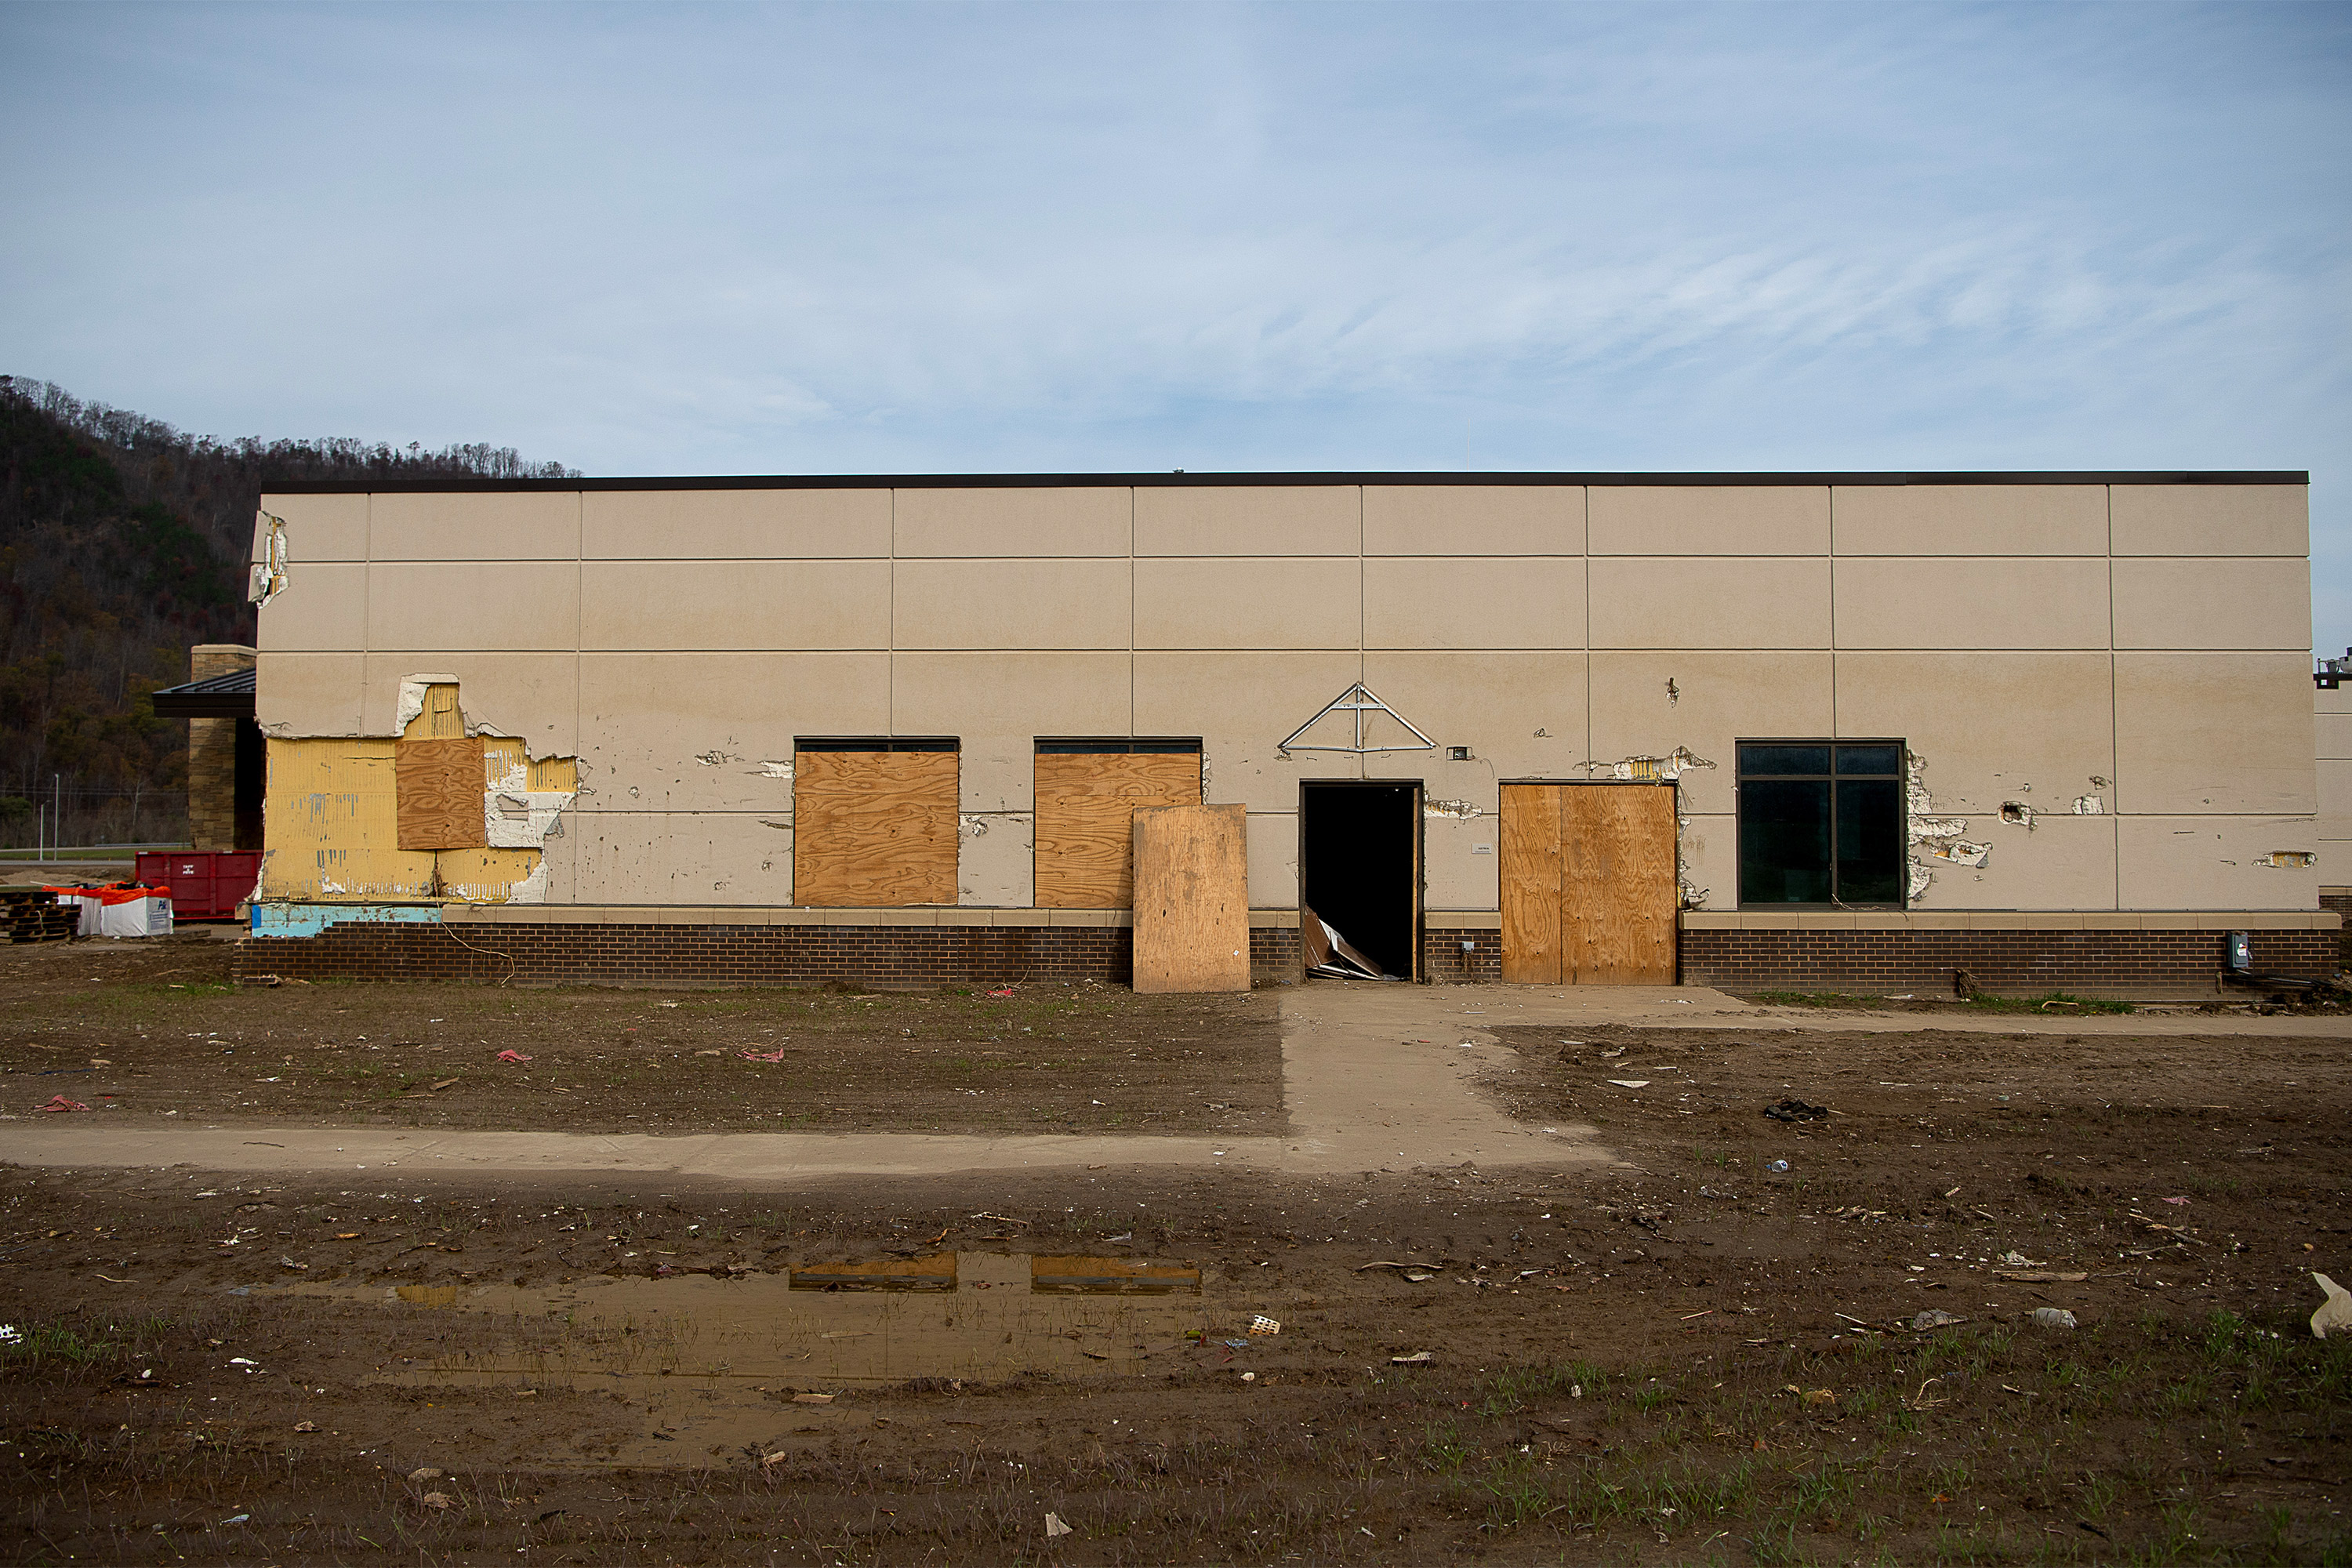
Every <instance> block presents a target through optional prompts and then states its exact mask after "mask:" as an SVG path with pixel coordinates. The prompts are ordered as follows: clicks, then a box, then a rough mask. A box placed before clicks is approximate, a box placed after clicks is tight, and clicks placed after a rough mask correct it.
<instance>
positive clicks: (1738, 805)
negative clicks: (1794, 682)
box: [1731, 735, 1911, 910]
mask: <svg viewBox="0 0 2352 1568" xmlns="http://www.w3.org/2000/svg"><path fill="white" fill-rule="evenodd" d="M1751 746H1790V747H1796V746H1817V747H1820V748H1822V749H1823V750H1826V751H1827V752H1829V753H1830V755H1829V768H1828V771H1827V772H1825V773H1758V774H1756V775H1754V776H1755V779H1756V781H1757V782H1759V783H1768V782H1772V781H1777V780H1785V781H1788V782H1790V783H1793V784H1828V785H1829V786H1830V795H1829V833H1830V838H1829V863H1828V874H1829V884H1830V897H1829V900H1828V901H1827V902H1798V901H1794V900H1779V899H1772V900H1750V899H1749V898H1748V845H1747V837H1748V808H1747V796H1746V793H1745V788H1746V785H1747V784H1748V781H1749V774H1748V770H1747V765H1746V764H1747V753H1748V748H1749V747H1751ZM1888 747H1892V748H1893V749H1894V752H1895V771H1894V772H1893V773H1840V772H1839V771H1838V753H1839V752H1843V751H1849V750H1852V751H1860V750H1864V749H1865V748H1878V749H1884V748H1888ZM1910 763H1911V747H1910V744H1909V742H1906V741H1904V740H1900V739H1897V738H1895V737H1893V736H1879V737H1875V738H1864V737H1855V738H1852V739H1847V738H1839V739H1835V740H1827V739H1822V738H1819V737H1812V738H1784V737H1780V736H1777V735H1758V736H1749V737H1744V738H1742V739H1739V740H1737V741H1735V742H1732V762H1731V795H1732V805H1731V820H1732V827H1733V832H1732V879H1733V882H1734V885H1735V887H1736V889H1737V903H1738V908H1739V909H1741V910H1907V909H1909V908H1910V907H1911V866H1910V857H1909V855H1908V854H1907V853H1906V847H1907V846H1908V845H1909V844H1910V842H1911V802H1910V791H1909V789H1908V787H1907V785H1908V784H1909V781H1910ZM1848 779H1851V780H1853V782H1855V783H1869V784H1887V783H1892V784H1894V785H1895V889H1896V894H1895V898H1893V899H1891V900H1886V899H1874V900H1853V899H1845V898H1842V897H1840V896H1839V894H1840V889H1839V886H1838V863H1839V856H1838V850H1839V844H1838V839H1837V833H1838V822H1839V818H1840V813H1839V810H1838V798H1837V792H1838V786H1839V784H1841V783H1842V782H1843V781H1845V780H1848Z"/></svg>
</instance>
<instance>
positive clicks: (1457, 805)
mask: <svg viewBox="0 0 2352 1568" xmlns="http://www.w3.org/2000/svg"><path fill="white" fill-rule="evenodd" d="M1421 814H1422V816H1430V817H1451V818H1453V819H1454V820H1455V821H1458V822H1467V821H1469V820H1470V819H1471V818H1472V817H1474V816H1478V815H1480V813H1479V808H1478V803H1477V802H1476V801H1474V800H1438V799H1436V798H1434V797H1433V796H1423V799H1422V803H1421Z"/></svg>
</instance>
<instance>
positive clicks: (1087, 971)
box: [236, 921, 1298, 986]
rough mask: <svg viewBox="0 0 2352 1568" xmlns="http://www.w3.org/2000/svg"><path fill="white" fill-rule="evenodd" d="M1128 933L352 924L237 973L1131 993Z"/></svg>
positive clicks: (1286, 943)
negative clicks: (1023, 986) (1043, 987)
mask: <svg viewBox="0 0 2352 1568" xmlns="http://www.w3.org/2000/svg"><path fill="white" fill-rule="evenodd" d="M1134 938H1135V933H1134V931H1132V930H1130V929H1129V928H1127V927H1124V926H773V925H740V926H733V925H626V924H613V925H579V924H572V923H561V924H559V923H556V922H552V921H551V922H549V923H547V924H544V925H540V924H530V923H523V922H509V921H498V922H496V923H484V924H472V923H464V924H455V925H443V924H439V923H433V922H420V923H415V924H411V923H406V922H402V923H397V924H395V923H392V922H386V921H349V922H346V923H344V924H341V925H335V926H330V927H328V928H327V929H326V930H325V931H321V932H320V934H319V935H317V936H314V937H264V938H248V939H247V940H246V941H244V942H239V943H237V951H236V973H238V974H239V975H240V976H242V975H247V974H278V975H282V976H284V977H285V978H287V979H289V980H437V981H457V982H469V983H475V984H486V983H495V982H499V981H501V980H504V981H509V982H510V983H513V984H524V985H821V984H833V983H835V982H838V983H841V984H851V985H875V986H898V985H1009V984H1014V983H1016V982H1045V983H1062V984H1067V983H1070V982H1073V981H1081V980H1095V981H1101V982H1104V983H1106V984H1118V985H1125V984H1131V983H1132V982H1133V980H1134V978H1135V940H1134ZM1250 970H1251V974H1252V976H1253V978H1254V979H1255V980H1257V981H1259V982H1261V983H1269V982H1270V983H1276V984H1280V983H1286V982H1295V981H1296V980H1297V978H1298V932H1297V930H1296V929H1295V928H1294V929H1284V928H1279V927H1272V928H1270V927H1262V926H1261V927H1253V928H1252V929H1251V931H1250Z"/></svg>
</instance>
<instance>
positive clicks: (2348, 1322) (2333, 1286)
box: [2311, 1274, 2352, 1340]
mask: <svg viewBox="0 0 2352 1568" xmlns="http://www.w3.org/2000/svg"><path fill="white" fill-rule="evenodd" d="M2312 1279H2315V1280H2316V1281H2318V1283H2319V1289H2321V1290H2322V1291H2323V1292H2324V1293H2325V1294H2326V1297H2327V1300H2325V1301H2322V1302H2321V1303H2320V1304H2319V1310H2317V1311H2316V1312H2314V1313H2312V1314H2311V1331H2312V1334H2313V1336H2314V1337H2315V1338H2318V1339H2323V1340H2324V1339H2326V1337H2327V1331H2328V1330H2330V1329H2336V1330H2338V1331H2341V1330H2345V1329H2352V1290H2347V1289H2344V1287H2343V1286H2341V1285H2338V1284H2337V1283H2336V1281H2335V1280H2333V1279H2329V1278H2328V1277H2327V1276H2326V1275H2325V1274H2315V1275H2313V1276H2312Z"/></svg>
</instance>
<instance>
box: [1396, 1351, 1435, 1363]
mask: <svg viewBox="0 0 2352 1568" xmlns="http://www.w3.org/2000/svg"><path fill="white" fill-rule="evenodd" d="M1436 1359H1437V1358H1436V1357H1435V1356H1434V1355H1433V1354H1431V1353H1430V1352H1427V1351H1415V1352H1412V1354H1411V1355H1392V1356H1391V1357H1389V1364H1390V1365H1391V1366H1427V1365H1428V1364H1429V1363H1432V1362H1433V1361H1435V1360H1436Z"/></svg>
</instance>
